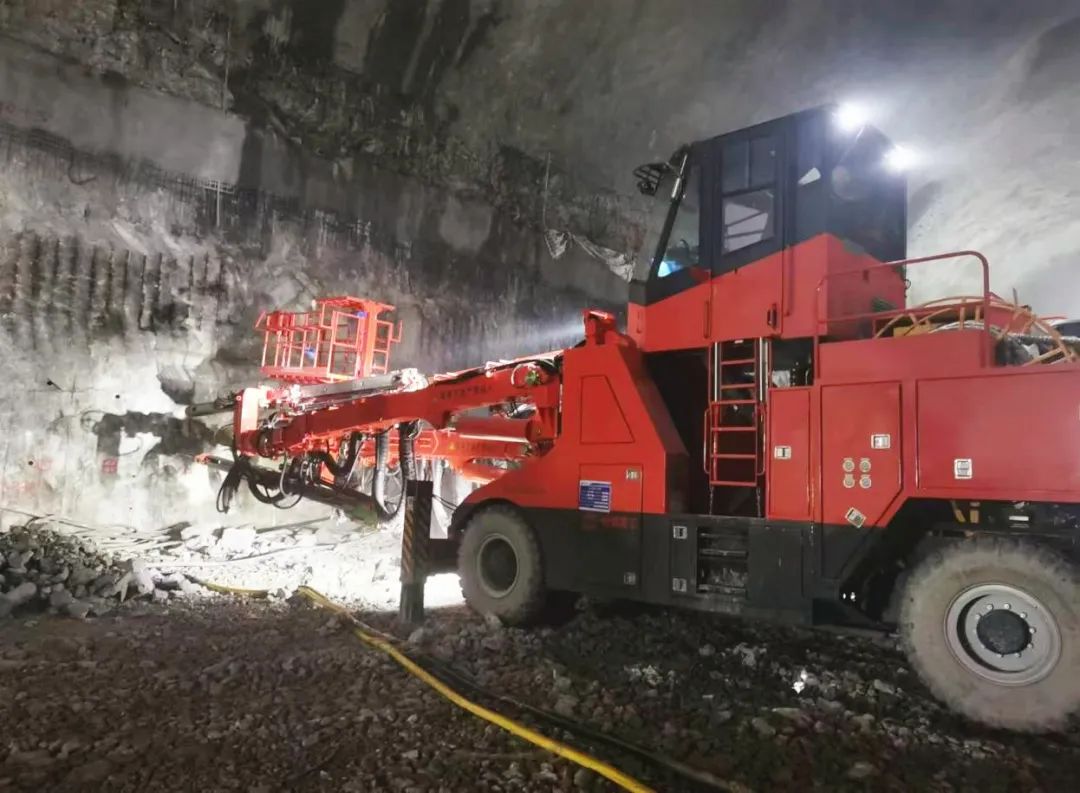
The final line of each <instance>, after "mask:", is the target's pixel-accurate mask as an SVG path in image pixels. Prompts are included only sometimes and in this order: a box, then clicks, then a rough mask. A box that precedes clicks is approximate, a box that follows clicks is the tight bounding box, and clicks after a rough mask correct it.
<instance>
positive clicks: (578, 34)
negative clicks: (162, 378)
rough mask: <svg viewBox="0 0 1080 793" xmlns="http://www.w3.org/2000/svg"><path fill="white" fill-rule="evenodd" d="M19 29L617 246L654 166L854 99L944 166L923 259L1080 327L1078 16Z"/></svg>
mask: <svg viewBox="0 0 1080 793" xmlns="http://www.w3.org/2000/svg"><path fill="white" fill-rule="evenodd" d="M0 23H2V24H3V27H4V28H5V29H6V30H7V31H8V32H9V33H10V34H11V35H13V36H17V37H19V38H20V39H22V40H24V41H31V42H33V43H35V44H37V45H38V46H39V47H42V48H46V49H48V50H50V51H53V52H57V53H59V54H62V55H64V56H66V57H69V58H73V59H75V60H77V61H79V62H80V63H83V64H85V65H87V66H88V67H89V68H90V69H92V70H94V71H97V72H99V73H101V74H104V75H106V76H108V77H111V78H113V79H117V80H126V81H131V82H134V83H136V84H140V85H144V86H149V87H152V88H156V89H159V90H162V91H165V92H168V93H172V94H177V95H181V96H186V97H190V98H194V99H197V100H198V101H201V102H204V103H206V104H208V105H211V106H219V105H222V104H224V105H225V106H226V107H228V108H229V109H231V110H233V111H235V112H237V113H239V114H240V115H242V116H244V117H245V118H248V119H250V120H252V121H254V122H256V123H258V124H259V125H263V126H265V127H267V128H269V129H273V130H275V131H276V132H277V133H278V134H279V135H280V136H282V137H283V138H285V139H288V140H291V141H292V142H293V143H294V144H295V145H299V146H302V147H304V148H305V149H306V150H309V151H312V152H314V153H317V154H318V155H320V156H322V157H325V158H327V159H329V160H331V161H334V162H339V163H348V162H350V161H352V160H353V159H354V158H358V157H359V158H367V159H369V160H372V161H375V162H377V163H378V164H379V165H380V166H382V167H385V168H389V169H394V170H397V171H400V172H403V173H408V174H412V175H416V176H419V177H420V178H422V179H424V180H426V181H430V182H433V183H438V184H441V185H446V186H450V187H452V188H453V189H455V190H456V191H459V192H460V193H463V194H469V195H475V196H479V197H482V198H483V199H485V200H487V201H489V202H490V203H492V204H494V205H496V206H498V207H500V208H503V209H508V210H509V211H510V212H511V213H512V214H513V215H514V216H515V217H517V218H518V219H519V220H521V221H522V222H527V223H536V222H537V221H538V220H539V219H540V217H539V216H540V215H541V214H543V212H544V210H545V207H544V206H542V204H544V203H547V204H548V207H547V210H548V211H550V212H551V214H552V217H551V218H546V219H547V221H548V223H553V224H554V223H564V224H566V225H568V226H570V227H572V228H573V229H574V230H576V231H579V232H581V233H583V234H586V235H587V236H589V237H591V238H593V239H595V240H597V241H600V242H602V243H603V244H606V245H609V246H611V247H614V248H617V249H619V250H631V249H633V248H635V247H637V246H639V245H640V243H641V239H642V228H641V224H642V214H641V211H640V210H641V206H640V203H639V202H638V200H637V198H636V196H634V195H633V189H632V180H631V177H630V172H631V171H632V169H633V167H634V166H635V165H637V164H639V163H641V162H643V161H646V160H649V159H655V158H658V157H664V156H666V155H667V154H668V153H670V151H671V150H672V149H673V148H674V147H675V146H677V145H678V144H680V143H682V142H685V141H687V140H693V139H697V138H701V137H706V136H709V135H711V134H715V133H717V132H721V131H724V130H727V129H732V128H737V127H741V126H744V125H746V124H748V123H752V122H755V121H761V120H764V119H767V118H769V117H773V116H776V115H781V114H785V113H788V112H791V111H793V110H796V109H799V108H802V107H806V106H810V105H813V104H817V103H819V102H824V101H831V100H836V99H844V98H851V97H854V98H857V99H861V100H863V101H866V102H869V103H871V104H872V105H873V106H874V108H875V109H876V110H877V116H876V118H875V121H876V122H877V123H878V125H879V126H881V127H883V128H884V129H885V130H886V131H887V132H888V133H889V134H890V135H891V136H892V137H893V138H894V139H896V140H899V141H904V142H905V143H907V144H909V145H910V146H912V147H914V148H916V149H917V150H918V151H919V152H920V153H922V154H923V155H924V156H923V163H922V167H921V168H920V169H919V170H918V171H917V172H916V173H914V174H913V177H912V190H911V207H910V217H911V227H912V228H911V231H912V243H913V244H912V248H913V251H914V252H925V251H929V250H938V249H950V248H966V247H979V248H982V249H985V250H986V251H987V252H988V253H989V254H990V255H991V257H992V258H993V260H994V263H995V265H996V267H997V273H998V278H997V280H996V281H995V287H996V288H998V289H999V290H1000V291H1007V290H1009V289H1011V288H1013V287H1017V288H1019V289H1020V290H1021V297H1022V298H1023V299H1025V300H1029V301H1032V302H1037V303H1039V304H1041V305H1044V306H1046V308H1047V309H1049V310H1051V311H1058V312H1065V313H1080V306H1073V305H1070V304H1069V300H1068V298H1067V296H1066V294H1065V292H1067V291H1068V290H1062V289H1061V279H1062V278H1063V277H1064V276H1065V275H1066V274H1067V272H1068V268H1069V266H1070V264H1071V262H1072V261H1073V258H1074V251H1075V249H1076V247H1077V243H1078V240H1080V228H1078V224H1080V221H1078V220H1076V219H1075V218H1076V216H1077V213H1076V212H1075V211H1072V209H1070V207H1071V206H1073V205H1074V204H1075V200H1076V192H1075V185H1076V184H1078V183H1080V164H1078V163H1080V160H1078V158H1076V157H1075V154H1074V153H1073V152H1072V151H1071V149H1070V147H1069V146H1068V142H1069V140H1070V139H1072V138H1074V137H1075V135H1076V132H1077V130H1078V129H1080V94H1077V92H1076V91H1075V88H1074V85H1075V82H1074V81H1075V77H1076V75H1078V74H1080V55H1078V53H1080V8H1077V6H1076V4H1075V3H1074V2H1070V0H1032V1H1031V2H1026V3H1015V2H1011V1H1010V0H948V1H947V2H940V1H935V0H916V1H915V2H908V3H903V4H898V3H891V2H874V3H866V2H859V1H858V0H800V1H799V2H781V1H780V0H768V1H765V2H761V1H758V2H746V3H715V2H709V0H665V2H659V1H658V0H590V2H589V3H588V4H583V3H581V2H579V0H543V1H541V0H520V1H519V2H506V1H505V0H504V1H502V2H500V1H499V0H426V1H425V0H412V1H410V2H388V1H387V0H321V2H311V1H310V0H233V2H231V3H218V2H210V1H209V0H144V1H143V2H135V0H82V1H81V2H71V3H60V2H55V3H42V2H37V1H36V0H3V2H0ZM545 184H546V185H547V188H546V190H545ZM545 193H546V194H547V200H546V202H545V201H544V200H543V199H542V198H541V196H542V194H545Z"/></svg>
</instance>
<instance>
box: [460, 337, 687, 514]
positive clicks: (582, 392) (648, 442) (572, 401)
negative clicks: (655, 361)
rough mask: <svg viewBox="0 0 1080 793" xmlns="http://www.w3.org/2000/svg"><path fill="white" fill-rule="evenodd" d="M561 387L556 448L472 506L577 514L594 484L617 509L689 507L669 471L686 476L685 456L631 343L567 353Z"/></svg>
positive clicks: (481, 493)
mask: <svg viewBox="0 0 1080 793" xmlns="http://www.w3.org/2000/svg"><path fill="white" fill-rule="evenodd" d="M562 384H563V394H562V403H563V405H564V406H567V408H566V409H564V410H563V411H562V427H561V432H560V434H559V437H558V439H557V440H556V441H555V443H554V445H553V447H552V448H551V450H550V451H548V452H546V453H545V454H543V455H541V456H538V457H535V458H530V459H528V460H526V461H525V462H524V464H523V465H522V466H521V467H520V468H518V469H517V470H513V471H510V472H509V473H507V474H506V475H504V476H502V477H500V478H499V479H497V480H495V481H494V482H492V483H491V484H489V485H487V486H486V487H483V488H481V489H479V490H477V491H476V492H474V493H473V494H471V495H470V496H469V497H468V498H467V499H466V503H467V504H474V503H479V502H482V501H487V500H490V499H505V500H508V501H511V502H513V503H514V504H517V505H518V506H522V507H539V508H551V509H578V508H579V505H580V503H581V502H580V488H581V483H582V482H583V481H596V482H602V483H606V484H609V485H610V502H609V505H608V509H609V510H611V511H620V510H622V511H631V512H637V511H643V512H647V513H653V514H663V513H666V512H678V511H680V510H682V509H684V507H685V505H684V504H682V503H680V502H681V496H680V493H681V491H680V490H679V489H677V488H671V487H669V486H668V481H669V472H671V471H673V470H679V471H685V465H686V450H685V447H684V446H683V444H682V441H681V440H680V439H679V435H678V433H677V432H676V430H675V426H674V424H673V423H672V421H671V417H670V415H669V414H668V410H667V407H666V406H665V405H664V403H663V400H662V399H661V397H660V393H659V392H658V391H657V389H656V385H655V384H654V383H653V382H652V380H651V379H650V378H649V375H648V373H647V371H646V370H645V365H644V361H643V359H642V355H641V352H640V350H638V349H637V348H636V346H634V345H633V344H631V343H630V342H629V340H627V339H624V340H622V341H619V342H615V341H614V340H613V339H609V341H608V342H607V343H604V344H586V345H584V346H582V347H576V348H574V349H570V350H567V351H566V352H565V354H564V357H563V372H562ZM612 400H614V402H613V401H612ZM570 406H573V407H570ZM579 406H580V407H579Z"/></svg>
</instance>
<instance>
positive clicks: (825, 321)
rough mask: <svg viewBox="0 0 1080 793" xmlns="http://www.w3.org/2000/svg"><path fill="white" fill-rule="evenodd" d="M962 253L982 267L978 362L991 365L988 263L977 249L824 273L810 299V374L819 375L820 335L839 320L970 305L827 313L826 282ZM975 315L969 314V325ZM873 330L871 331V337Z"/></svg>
mask: <svg viewBox="0 0 1080 793" xmlns="http://www.w3.org/2000/svg"><path fill="white" fill-rule="evenodd" d="M963 257H972V258H974V259H975V260H976V261H978V263H979V266H980V268H981V270H982V295H981V296H980V297H977V298H976V301H977V304H978V307H979V309H981V311H980V313H981V317H982V318H981V328H979V330H980V331H981V332H982V334H983V336H984V338H985V340H984V344H983V345H982V352H981V356H980V359H981V360H980V363H981V365H982V366H991V365H993V361H994V335H993V330H992V327H991V324H990V321H989V317H990V309H991V305H992V298H993V294H992V293H991V291H990V263H989V262H988V261H987V259H986V257H985V256H983V255H982V254H981V253H979V252H978V251H970V250H963V251H953V252H951V253H939V254H935V255H934V256H920V257H917V258H913V259H902V260H899V261H894V262H885V263H884V264H872V265H869V266H866V267H857V268H854V269H852V270H845V271H843V272H838V273H829V274H827V275H825V276H824V277H823V278H822V279H821V280H820V281H819V282H818V286H817V292H816V294H815V300H814V327H815V330H816V333H815V334H814V377H815V379H816V378H817V377H818V376H820V365H821V355H820V351H821V350H820V348H821V343H822V339H823V338H825V337H827V336H828V333H829V328H830V327H835V326H837V325H842V324H849V323H851V324H854V323H859V322H871V323H873V322H878V321H893V322H895V321H896V320H899V319H904V318H911V319H912V321H917V320H918V319H919V316H920V311H922V312H930V311H933V312H935V313H941V312H942V311H943V310H944V309H947V308H950V307H955V308H956V309H958V310H966V307H967V306H970V305H971V300H970V299H958V301H957V302H956V304H955V306H950V305H949V304H948V303H947V302H942V301H934V303H933V305H932V307H931V306H927V307H926V308H923V307H920V306H902V307H900V308H889V309H883V310H879V311H865V312H858V313H853V314H846V313H845V314H831V313H829V311H828V307H827V306H826V307H825V308H824V316H822V314H823V306H822V303H823V299H826V300H827V297H828V293H827V291H826V286H827V285H828V284H829V282H831V281H834V280H836V279H839V278H855V277H858V276H863V277H867V274H869V273H873V272H876V271H884V270H887V269H893V270H895V269H897V268H907V267H909V266H911V265H922V264H928V263H930V262H939V261H945V260H948V259H960V258H963ZM975 321H976V317H974V316H973V318H972V322H973V327H975V325H974V323H975ZM873 335H874V334H871V337H872V336H873Z"/></svg>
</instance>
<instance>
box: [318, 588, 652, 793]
mask: <svg viewBox="0 0 1080 793" xmlns="http://www.w3.org/2000/svg"><path fill="white" fill-rule="evenodd" d="M297 593H298V594H300V595H301V596H303V597H305V598H307V599H308V600H310V601H311V602H312V603H314V604H316V605H318V606H321V607H322V608H325V609H329V610H330V611H333V612H335V613H337V614H340V615H342V616H344V617H346V618H347V619H348V620H349V622H350V623H351V624H352V626H353V629H352V632H353V635H354V636H356V638H358V639H359V640H360V641H362V642H363V643H364V644H366V645H368V646H369V647H374V648H375V649H377V650H381V651H382V652H384V653H386V654H387V655H389V656H390V657H391V658H393V659H394V660H395V661H396V662H397V663H398V664H399V665H400V666H402V667H403V668H404V669H405V670H406V671H407V672H409V674H411V675H412V676H413V677H416V678H418V679H419V680H421V681H423V682H424V683H426V684H427V685H428V686H430V687H431V688H433V689H435V691H437V692H438V693H439V694H441V695H442V696H443V697H444V698H446V699H448V700H449V701H450V702H452V703H453V704H455V705H457V706H458V707H459V708H461V709H462V710H465V711H468V712H469V713H471V714H473V715H474V716H477V717H479V718H481V719H483V720H484V721H487V722H489V723H491V724H494V725H495V726H496V727H501V728H502V729H504V730H506V731H507V732H509V733H511V734H512V735H515V736H517V737H518V738H522V739H523V740H526V741H528V742H529V743H531V744H533V745H534V746H539V747H540V748H541V749H546V750H547V751H549V752H551V753H553V754H557V755H559V756H560V757H563V758H566V759H567V760H570V761H571V762H573V763H576V764H577V765H579V766H581V767H582V768H587V769H589V770H590V771H594V772H595V773H597V774H599V775H600V776H602V777H604V778H605V779H608V780H610V781H612V782H614V783H615V784H616V785H618V786H619V787H620V788H622V789H623V790H628V791H631V793H655V791H654V790H653V789H652V788H650V787H649V786H648V785H646V784H644V783H643V782H639V781H638V780H636V779H634V778H633V777H632V776H630V775H629V774H626V773H623V772H622V771H620V770H619V769H617V768H615V767H614V766H612V765H608V764H607V763H605V762H604V761H603V760H600V759H598V758H596V757H593V756H592V755H590V754H588V753H586V752H583V751H581V750H580V749H575V748H574V747H572V746H568V745H567V744H565V743H562V742H560V741H556V740H554V739H553V738H548V737H547V736H546V735H542V734H541V733H539V732H536V731H535V730H533V729H530V728H529V727H526V726H525V725H524V724H521V723H519V722H516V721H514V720H513V719H510V718H508V717H506V716H503V715H502V714H501V713H496V712H495V711H493V710H490V709H488V708H485V707H484V706H483V705H479V704H477V703H476V702H473V701H472V700H470V699H466V698H465V697H464V696H462V695H461V694H460V693H458V692H457V691H455V690H454V689H452V688H451V687H450V686H448V685H446V684H445V683H443V682H442V681H441V680H439V679H438V678H437V677H435V676H434V675H432V674H431V673H430V672H428V671H426V670H425V669H423V668H422V667H421V666H420V665H419V664H417V663H416V662H415V661H413V660H412V659H411V658H409V657H408V656H407V655H405V653H403V652H401V651H400V650H398V649H397V648H396V647H394V645H392V644H391V643H390V642H389V641H387V640H386V639H384V638H382V637H380V636H377V635H376V634H375V633H374V632H368V631H367V630H364V628H362V627H361V626H360V624H359V623H358V621H357V620H356V619H354V618H353V616H352V615H351V614H350V613H349V611H348V609H346V608H345V607H344V606H341V605H339V604H337V603H334V602H333V601H332V600H330V599H328V598H327V597H326V596H325V595H322V594H320V593H319V592H316V591H315V590H314V589H311V588H310V587H306V586H302V587H300V588H299V589H298V590H297Z"/></svg>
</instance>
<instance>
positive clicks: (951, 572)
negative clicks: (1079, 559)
mask: <svg viewBox="0 0 1080 793" xmlns="http://www.w3.org/2000/svg"><path fill="white" fill-rule="evenodd" d="M900 630H901V635H902V638H903V642H904V646H905V649H906V651H907V655H908V658H909V659H910V661H911V664H912V666H914V667H915V669H916V671H917V672H918V673H919V676H920V677H921V678H922V679H923V681H924V682H925V683H926V685H927V686H928V687H929V688H930V690H931V691H932V692H933V693H934V694H935V695H936V696H937V697H938V698H939V699H940V700H942V701H943V702H945V703H946V704H947V705H949V707H951V708H952V709H953V710H955V711H957V712H959V713H961V714H963V715H965V716H967V717H968V718H970V719H972V720H974V721H979V722H982V723H984V724H988V725H991V726H994V727H1004V728H1006V729H1012V730H1024V731H1031V732H1038V731H1046V730H1052V729H1055V728H1058V727H1061V726H1063V725H1064V723H1065V722H1066V721H1067V719H1068V717H1069V716H1070V715H1071V714H1073V713H1075V712H1077V710H1080V572H1078V570H1077V568H1076V566H1075V565H1074V564H1072V563H1071V562H1069V561H1068V560H1067V559H1065V558H1064V557H1062V556H1061V555H1059V554H1058V553H1056V552H1055V551H1053V550H1051V549H1049V548H1046V547H1044V546H1040V545H1035V544H1032V543H1026V542H1018V541H1015V540H1006V539H978V540H972V541H967V542H961V543H958V544H956V545H951V546H948V547H946V548H943V549H941V550H939V551H936V552H935V553H933V554H931V555H930V556H928V557H927V558H926V559H924V560H923V561H922V562H920V563H919V564H918V565H917V566H916V567H915V569H914V570H913V571H912V573H911V576H910V578H909V579H908V581H907V583H906V586H905V588H904V592H903V597H902V601H901V606H900Z"/></svg>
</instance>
